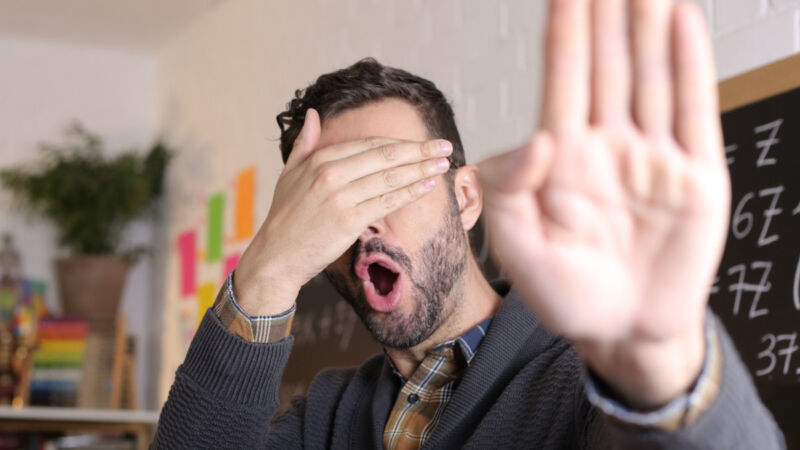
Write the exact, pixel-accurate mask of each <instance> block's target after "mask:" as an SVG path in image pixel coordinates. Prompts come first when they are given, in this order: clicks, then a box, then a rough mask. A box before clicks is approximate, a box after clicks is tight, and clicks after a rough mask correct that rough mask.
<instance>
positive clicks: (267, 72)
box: [157, 0, 800, 399]
mask: <svg viewBox="0 0 800 450" xmlns="http://www.w3.org/2000/svg"><path fill="white" fill-rule="evenodd" d="M697 1H698V3H700V4H701V6H702V7H703V8H704V10H705V12H706V15H707V17H709V19H710V22H711V24H712V27H713V34H714V44H715V46H716V48H717V53H718V55H717V61H718V64H719V71H720V76H721V77H728V76H731V75H733V74H736V73H739V72H742V71H745V70H748V69H751V68H755V67H757V66H759V65H762V64H765V63H767V62H770V61H772V60H775V59H779V58H782V57H785V56H788V55H789V54H791V53H794V52H796V51H798V38H797V35H798V29H800V28H798V16H800V13H799V12H798V10H800V2H799V1H796V0H770V1H767V0H697ZM545 3H546V2H545V1H543V0H496V1H486V0H441V1H424V0H410V1H409V0H347V1H344V0H302V1H295V2H268V1H258V0H232V1H228V2H225V3H222V4H220V5H219V6H218V7H216V8H215V9H212V10H210V11H208V12H207V13H206V14H204V15H203V16H201V17H199V18H198V19H197V20H195V21H194V22H193V23H192V24H190V26H188V27H186V28H185V29H184V30H182V31H181V32H180V33H179V34H178V35H176V37H174V38H173V39H171V40H170V41H169V42H168V43H167V44H166V45H164V46H163V47H162V49H161V51H160V52H159V53H158V87H157V102H158V107H157V114H158V119H157V123H158V124H159V126H160V128H161V129H163V130H165V132H166V133H167V134H168V135H169V136H170V137H171V139H172V140H173V142H174V143H175V144H177V145H178V146H179V147H181V148H182V149H184V151H185V152H184V153H183V154H182V155H181V156H180V157H179V158H178V159H177V160H176V161H175V164H174V166H173V170H172V171H171V178H170V184H169V199H168V204H169V205H168V206H169V211H170V217H169V218H168V221H167V225H166V227H167V241H168V242H167V243H166V244H165V245H164V246H162V248H165V249H168V250H166V251H165V252H164V254H163V257H164V258H165V259H164V260H165V264H166V271H165V272H164V273H166V280H165V282H166V284H165V294H164V296H165V302H166V303H165V307H166V311H167V313H166V314H165V316H164V318H165V322H164V324H163V328H164V337H165V340H164V347H163V349H164V358H163V360H162V361H163V366H162V377H161V383H160V388H161V389H160V395H161V398H162V399H163V398H165V396H166V392H167V389H168V387H169V385H170V384H171V382H172V377H173V374H174V371H175V369H176V368H177V366H178V364H179V363H180V362H181V360H182V359H183V353H182V352H183V350H182V349H181V348H180V346H178V345H177V344H176V342H178V341H179V340H180V338H179V336H178V326H177V324H176V320H177V315H178V313H177V311H176V309H175V308H176V304H177V302H178V300H179V296H178V287H177V265H176V260H175V254H174V252H171V251H170V250H169V249H170V248H171V247H172V246H174V242H175V237H176V234H177V233H178V232H179V231H180V230H182V229H184V228H186V227H189V226H191V225H192V224H195V223H197V222H198V220H202V215H201V214H202V212H200V211H199V209H200V208H198V207H197V201H196V198H197V197H198V196H200V195H206V194H209V193H211V192H213V191H214V190H217V189H221V188H223V187H224V185H225V184H226V183H228V182H229V180H230V179H231V178H232V177H233V176H234V175H235V171H236V170H237V169H238V168H240V167H242V166H245V165H249V164H256V165H257V166H258V169H259V185H258V187H259V189H258V195H257V200H258V202H259V203H258V211H257V219H258V221H259V222H260V221H261V220H263V218H264V217H265V216H266V213H267V211H268V208H269V201H270V199H271V197H272V188H273V185H274V183H275V180H276V178H277V175H278V173H279V172H280V170H281V163H280V159H279V155H278V149H277V142H276V139H277V137H278V128H277V126H276V125H275V120H274V117H275V115H276V114H277V113H278V112H280V111H281V110H282V109H283V107H284V105H285V104H286V102H287V101H288V100H289V99H290V98H291V96H292V93H293V92H294V90H295V89H297V88H302V87H304V86H306V85H308V84H309V83H310V82H311V81H313V80H314V78H316V76H318V75H319V74H321V73H323V72H327V71H330V70H333V69H337V68H341V67H343V66H345V65H348V64H350V63H353V62H355V61H356V60H357V59H359V58H361V57H364V56H375V57H377V58H378V59H379V60H380V61H382V62H384V63H386V64H390V65H396V66H399V67H402V68H405V69H407V70H410V71H412V72H415V73H418V74H420V75H422V76H425V77H428V78H430V79H432V80H433V81H434V82H436V83H437V85H438V86H439V87H440V88H441V89H442V90H443V91H444V92H445V94H447V95H448V97H449V98H450V99H451V100H452V102H453V104H454V109H455V111H456V117H457V121H458V124H459V127H460V130H461V133H462V138H463V140H464V144H465V148H466V152H467V158H468V161H471V162H477V161H479V160H481V159H483V158H484V157H485V156H487V155H490V154H493V153H495V152H497V151H499V150H501V149H504V148H508V147H510V146H512V145H514V144H516V143H518V142H520V141H521V140H523V139H524V138H525V137H527V136H528V135H529V133H530V132H531V130H532V129H533V126H534V123H535V122H536V119H537V115H538V112H537V110H538V103H539V98H540V95H539V83H540V80H541V77H540V67H541V64H540V60H541V51H540V49H541V37H542V33H543V15H544V5H545Z"/></svg>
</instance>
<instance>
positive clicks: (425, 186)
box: [420, 178, 436, 192]
mask: <svg viewBox="0 0 800 450" xmlns="http://www.w3.org/2000/svg"><path fill="white" fill-rule="evenodd" d="M434 186H436V180H434V179H433V178H428V179H427V180H425V181H423V182H422V189H420V190H421V191H422V192H430V191H431V190H432V189H433V187H434Z"/></svg>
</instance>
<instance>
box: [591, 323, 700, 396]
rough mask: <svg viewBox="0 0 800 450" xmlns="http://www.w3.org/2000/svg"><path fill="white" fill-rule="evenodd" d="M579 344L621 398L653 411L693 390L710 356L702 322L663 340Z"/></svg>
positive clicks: (598, 374)
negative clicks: (707, 353)
mask: <svg viewBox="0 0 800 450" xmlns="http://www.w3.org/2000/svg"><path fill="white" fill-rule="evenodd" d="M701 322H702V321H701ZM576 347H577V348H578V350H579V352H580V353H581V357H582V358H583V360H584V361H585V362H586V364H587V365H588V366H589V367H590V368H591V370H592V371H593V372H594V373H595V375H597V376H598V377H599V378H600V379H601V380H602V381H603V382H604V383H605V384H606V385H607V386H608V387H609V388H610V389H611V390H612V391H613V393H614V395H615V396H617V397H618V398H619V400H620V401H622V402H623V403H624V404H625V405H626V406H628V407H630V408H632V409H635V410H638V411H650V410H654V409H657V408H660V407H662V406H664V405H666V404H667V403H669V402H670V401H672V400H673V399H675V398H677V397H679V396H681V395H684V394H686V393H687V392H689V391H690V390H691V388H692V386H693V385H694V383H695V381H696V380H697V378H698V376H699V375H700V372H701V370H702V368H703V362H704V360H705V359H704V358H705V356H706V355H705V353H706V337H705V327H704V325H703V324H702V323H700V324H698V325H697V326H692V327H688V328H687V330H686V332H685V333H683V334H681V335H679V336H675V337H673V338H670V339H665V340H662V341H649V340H635V339H632V340H626V341H624V342H614V343H597V342H580V343H576Z"/></svg>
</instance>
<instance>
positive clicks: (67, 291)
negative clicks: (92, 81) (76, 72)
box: [0, 122, 173, 318]
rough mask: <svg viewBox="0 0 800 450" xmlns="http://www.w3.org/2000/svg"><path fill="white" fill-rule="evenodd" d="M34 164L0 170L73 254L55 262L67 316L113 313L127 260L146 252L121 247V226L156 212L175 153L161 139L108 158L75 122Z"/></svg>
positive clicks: (22, 201)
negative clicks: (144, 149) (139, 150)
mask: <svg viewBox="0 0 800 450" xmlns="http://www.w3.org/2000/svg"><path fill="white" fill-rule="evenodd" d="M40 152H41V154H42V158H41V160H39V161H38V162H37V163H36V164H34V165H32V166H18V167H12V168H7V169H4V170H0V183H1V184H2V185H4V186H5V187H6V188H7V189H8V190H10V191H11V193H12V194H13V196H14V198H15V199H16V200H17V203H18V205H19V206H20V207H21V209H23V210H25V211H27V212H29V213H33V214H35V215H39V216H42V217H44V218H46V219H48V220H50V221H51V222H52V223H53V224H54V225H55V227H56V229H57V233H58V243H59V245H60V246H61V247H63V248H65V249H66V250H68V252H69V254H70V256H68V257H65V258H58V259H56V261H55V267H56V279H57V282H58V286H59V292H60V296H61V302H62V306H63V309H64V312H65V313H67V314H81V315H86V316H90V317H97V318H100V317H112V316H114V315H115V314H116V312H117V308H118V305H119V300H120V297H121V295H122V289H123V287H124V285H125V278H126V276H127V272H128V269H129V268H130V266H131V263H132V262H133V261H134V260H135V258H136V256H138V254H140V253H141V252H142V250H143V249H124V248H122V243H121V237H122V233H123V231H124V229H125V227H126V226H127V225H128V224H129V223H130V222H131V221H132V220H133V219H135V218H137V217H140V216H142V215H143V214H144V213H146V212H148V211H152V210H154V205H155V203H156V201H157V199H158V198H159V197H160V196H161V193H162V189H163V179H164V173H165V171H166V169H167V165H168V164H169V161H170V159H171V157H172V154H173V152H172V151H171V150H170V149H169V148H167V146H166V145H165V144H164V143H163V142H161V141H158V142H156V143H155V144H154V145H153V146H152V147H151V148H150V149H149V151H148V152H147V153H146V154H144V155H140V154H137V153H136V152H133V151H129V152H125V153H121V154H117V155H115V156H113V157H106V156H105V155H104V154H103V142H102V140H101V139H100V137H99V136H97V135H96V134H93V133H91V132H89V131H88V130H86V129H85V128H84V127H83V126H82V125H81V124H80V123H77V122H76V123H74V124H73V125H71V126H70V127H69V128H68V129H67V131H66V139H65V141H64V142H63V143H61V144H48V143H43V144H41V146H40Z"/></svg>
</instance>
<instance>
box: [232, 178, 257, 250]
mask: <svg viewBox="0 0 800 450" xmlns="http://www.w3.org/2000/svg"><path fill="white" fill-rule="evenodd" d="M255 186H256V168H255V167H250V168H248V169H245V170H243V171H241V172H240V173H239V176H238V178H237V180H236V200H235V202H236V203H235V205H236V206H235V214H236V215H235V216H234V218H235V220H234V237H235V238H236V240H237V241H243V240H245V239H248V238H249V237H250V236H252V235H253V206H254V204H255Z"/></svg>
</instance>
